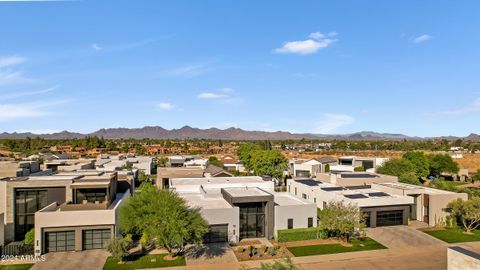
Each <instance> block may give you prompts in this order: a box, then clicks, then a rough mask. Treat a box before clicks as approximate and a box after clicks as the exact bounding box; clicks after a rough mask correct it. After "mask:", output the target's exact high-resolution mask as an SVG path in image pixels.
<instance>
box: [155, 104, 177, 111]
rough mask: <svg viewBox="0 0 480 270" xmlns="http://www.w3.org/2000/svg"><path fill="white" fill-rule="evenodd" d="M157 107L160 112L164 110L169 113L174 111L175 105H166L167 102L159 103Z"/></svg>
mask: <svg viewBox="0 0 480 270" xmlns="http://www.w3.org/2000/svg"><path fill="white" fill-rule="evenodd" d="M157 107H158V108H159V109H160V110H165V111H169V110H173V109H175V105H173V104H171V103H168V102H160V103H158V104H157Z"/></svg>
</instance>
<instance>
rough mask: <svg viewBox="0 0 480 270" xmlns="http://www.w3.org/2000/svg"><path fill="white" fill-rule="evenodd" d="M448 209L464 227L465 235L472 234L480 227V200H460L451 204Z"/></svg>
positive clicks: (475, 198) (476, 198)
mask: <svg viewBox="0 0 480 270" xmlns="http://www.w3.org/2000/svg"><path fill="white" fill-rule="evenodd" d="M448 208H451V209H452V212H451V215H452V216H453V217H454V218H456V219H457V220H459V221H460V223H461V224H462V225H463V227H464V229H465V233H468V234H471V233H472V232H473V231H474V230H476V229H478V228H479V227H480V198H478V197H474V198H472V199H470V200H466V201H464V200H462V199H460V198H459V199H456V200H455V201H453V202H450V203H449V204H448Z"/></svg>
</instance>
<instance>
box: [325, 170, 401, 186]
mask: <svg viewBox="0 0 480 270" xmlns="http://www.w3.org/2000/svg"><path fill="white" fill-rule="evenodd" d="M316 179H317V180H319V181H321V182H326V183H331V184H335V185H339V186H343V187H353V186H366V185H371V184H373V183H388V182H398V177H396V176H390V175H384V174H377V173H369V172H348V173H347V172H343V173H328V174H317V177H316Z"/></svg>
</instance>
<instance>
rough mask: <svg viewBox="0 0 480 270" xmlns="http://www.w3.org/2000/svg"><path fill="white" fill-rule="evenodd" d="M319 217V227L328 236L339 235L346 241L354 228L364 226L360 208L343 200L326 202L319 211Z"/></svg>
mask: <svg viewBox="0 0 480 270" xmlns="http://www.w3.org/2000/svg"><path fill="white" fill-rule="evenodd" d="M319 218H320V226H319V227H320V229H321V230H324V231H325V232H327V234H328V236H329V237H331V236H336V237H341V238H343V239H345V240H346V241H348V239H349V237H350V236H351V235H352V234H353V233H354V232H355V231H356V230H360V229H362V228H364V227H365V225H364V221H363V217H362V214H361V211H360V208H358V207H357V206H355V205H351V204H344V203H343V202H330V203H328V204H327V206H326V207H325V208H323V209H322V210H321V211H319Z"/></svg>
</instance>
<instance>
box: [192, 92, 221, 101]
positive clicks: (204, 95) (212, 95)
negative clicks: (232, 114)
mask: <svg viewBox="0 0 480 270" xmlns="http://www.w3.org/2000/svg"><path fill="white" fill-rule="evenodd" d="M226 97H228V95H225V94H219V93H212V92H203V93H200V94H198V98H201V99H219V98H226Z"/></svg>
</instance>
